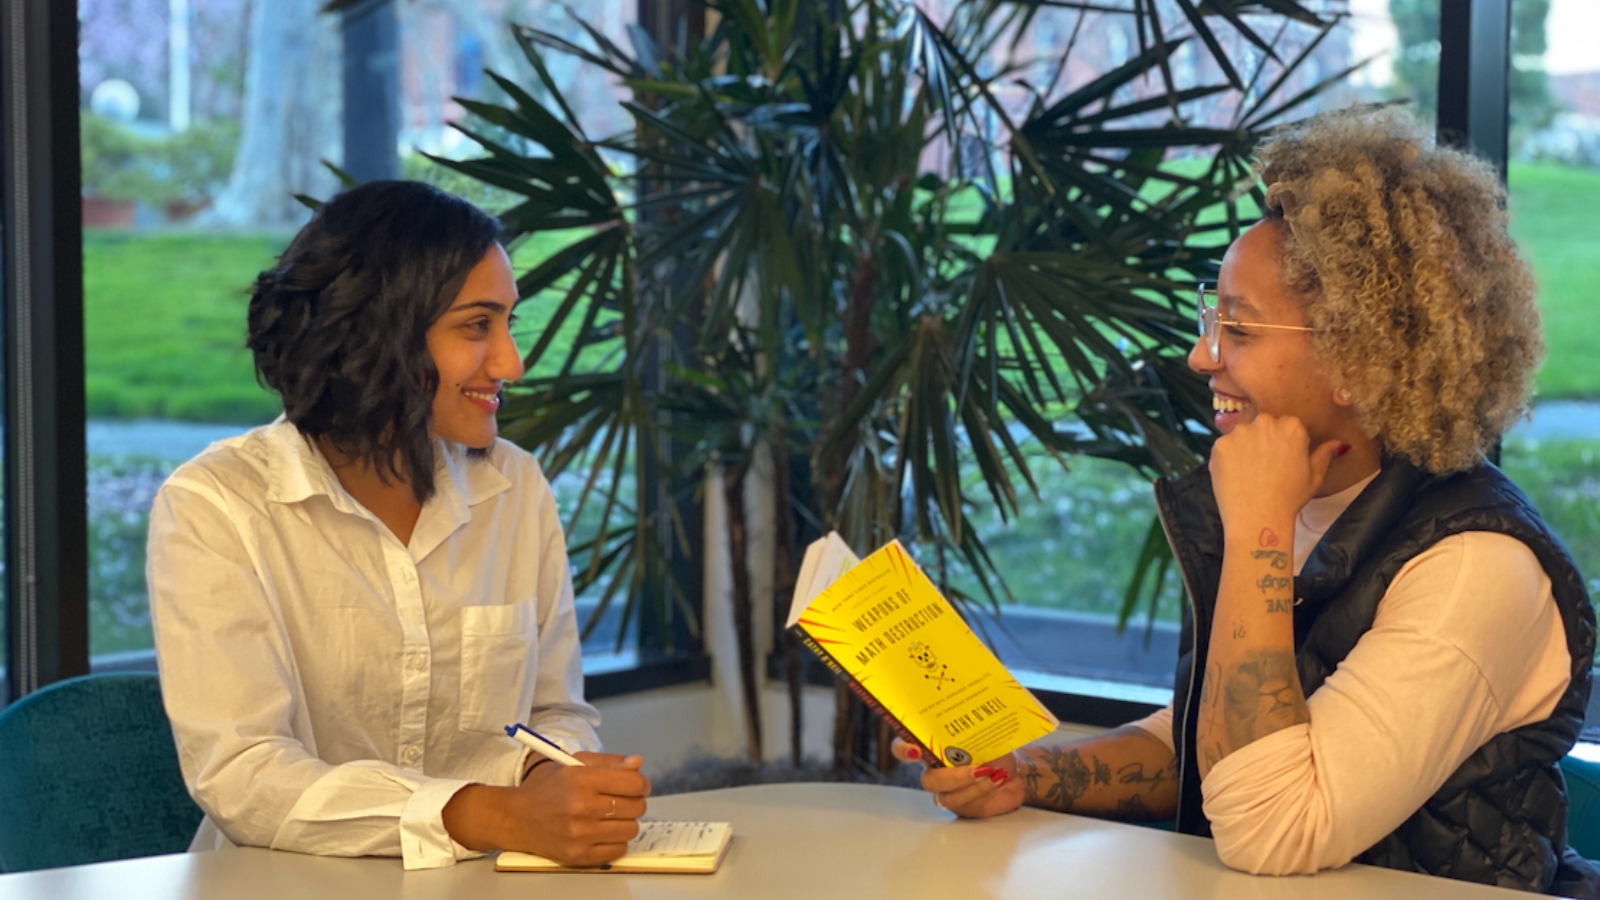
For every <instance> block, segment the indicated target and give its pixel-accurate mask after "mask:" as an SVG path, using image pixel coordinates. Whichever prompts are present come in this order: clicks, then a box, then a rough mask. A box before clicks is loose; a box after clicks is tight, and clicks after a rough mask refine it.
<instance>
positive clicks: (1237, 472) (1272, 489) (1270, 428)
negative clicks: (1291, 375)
mask: <svg viewBox="0 0 1600 900" xmlns="http://www.w3.org/2000/svg"><path fill="white" fill-rule="evenodd" d="M1340 446H1341V445H1340V443H1339V442H1338V441H1326V442H1324V443H1322V444H1321V445H1320V446H1318V447H1316V448H1314V449H1313V448H1312V447H1311V438H1310V435H1308V434H1307V433H1306V428H1305V425H1303V424H1302V423H1301V422H1300V420H1299V419H1297V418H1295V417H1293V416H1285V417H1282V418H1279V417H1277V416H1271V415H1268V414H1266V413H1261V414H1260V415H1257V416H1256V417H1255V419H1254V420H1252V421H1249V422H1245V423H1243V424H1241V425H1239V426H1238V427H1236V428H1234V429H1233V430H1232V431H1231V432H1229V433H1228V434H1225V435H1223V436H1222V437H1220V438H1218V439H1217V442H1216V444H1215V445H1214V446H1213V447H1212V449H1211V463H1210V466H1211V483H1212V485H1213V487H1214V489H1215V490H1216V495H1217V510H1218V511H1219V512H1220V513H1221V514H1222V522H1223V528H1224V530H1226V529H1227V527H1228V524H1229V523H1230V522H1238V521H1240V519H1241V517H1249V518H1251V519H1259V518H1262V517H1267V518H1271V517H1274V516H1285V515H1286V516H1293V515H1294V514H1295V513H1297V512H1299V510H1300V507H1302V506H1305V505H1306V501H1308V500H1310V499H1311V498H1312V497H1314V496H1316V492H1317V490H1318V488H1320V487H1321V486H1322V480H1323V478H1324V477H1326V476H1327V474H1328V466H1329V465H1330V464H1331V463H1332V462H1333V458H1334V456H1335V455H1336V454H1337V453H1338V452H1339V448H1340ZM1251 538H1252V540H1254V535H1253V534H1252V535H1251ZM1284 549H1288V548H1284Z"/></svg>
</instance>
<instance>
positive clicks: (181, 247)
mask: <svg viewBox="0 0 1600 900" xmlns="http://www.w3.org/2000/svg"><path fill="white" fill-rule="evenodd" d="M284 243H285V238H284V237H283V236H266V235H234V234H223V235H214V234H204V233H199V232H194V233H189V232H182V233H180V232H167V233H154V234H150V233H141V232H103V231H86V232H85V233H84V236H83V296H84V302H83V306H84V308H83V319H84V328H83V332H84V334H83V338H84V369H85V371H84V382H85V390H86V393H87V402H88V408H89V415H90V416H94V417H112V418H140V417H148V416H157V417H161V418H169V419H189V420H195V421H215V422H243V423H255V422H265V421H267V420H269V419H271V418H272V417H273V416H274V415H276V413H277V411H278V406H277V404H276V403H275V402H274V398H273V397H272V396H271V395H270V394H268V393H267V392H266V391H264V390H262V389H261V388H260V387H258V386H257V385H256V381H255V374H254V370H253V369H252V367H251V365H250V354H249V353H248V352H247V351H246V350H245V349H244V335H245V307H246V304H247V302H248V299H249V298H248V296H247V294H246V290H247V289H248V288H249V287H250V285H251V283H252V282H254V281H255V276H256V273H257V272H259V271H261V270H262V269H264V268H266V267H267V266H269V265H271V264H272V261H273V258H274V257H275V256H276V255H277V253H278V252H280V251H281V250H282V249H283V245H284Z"/></svg>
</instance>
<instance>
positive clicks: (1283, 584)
mask: <svg viewBox="0 0 1600 900" xmlns="http://www.w3.org/2000/svg"><path fill="white" fill-rule="evenodd" d="M1291 584H1294V579H1293V578H1287V577H1283V576H1279V575H1273V574H1271V573H1268V574H1266V575H1263V576H1261V577H1260V578H1258V579H1256V587H1257V588H1260V589H1261V593H1263V594H1265V593H1267V592H1268V591H1286V590H1288V589H1289V585H1291Z"/></svg>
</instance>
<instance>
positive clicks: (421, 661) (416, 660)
mask: <svg viewBox="0 0 1600 900" xmlns="http://www.w3.org/2000/svg"><path fill="white" fill-rule="evenodd" d="M409 665H410V666H411V671H413V672H421V671H422V670H423V669H426V668H427V667H428V661H427V659H425V658H424V657H423V656H422V654H420V653H413V654H412V655H411V662H410V664H409Z"/></svg>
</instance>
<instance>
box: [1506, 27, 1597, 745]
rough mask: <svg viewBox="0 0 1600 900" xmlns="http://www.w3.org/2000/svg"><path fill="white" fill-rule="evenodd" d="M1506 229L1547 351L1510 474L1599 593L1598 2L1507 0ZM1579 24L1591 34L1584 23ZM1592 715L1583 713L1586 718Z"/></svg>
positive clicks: (1512, 446) (1511, 453) (1513, 439)
mask: <svg viewBox="0 0 1600 900" xmlns="http://www.w3.org/2000/svg"><path fill="white" fill-rule="evenodd" d="M1512 21H1513V31H1512V38H1511V40H1512V63H1513V66H1512V73H1511V76H1512V77H1511V157H1512V158H1511V165H1510V174H1509V179H1508V183H1509V187H1510V194H1511V197H1510V207H1511V233H1512V235H1513V236H1514V237H1516V239H1517V242H1518V244H1520V245H1521V247H1522V252H1523V253H1524V254H1525V255H1526V256H1527V257H1528V259H1529V260H1530V261H1531V262H1532V263H1533V270H1534V274H1535V276H1536V277H1537V279H1538V282H1539V311H1540V314H1541V315H1542V316H1543V319H1544V339H1545V345H1546V347H1547V350H1548V355H1547V356H1546V358H1545V362H1544V366H1543V367H1542V368H1541V369H1540V370H1539V375H1538V394H1537V396H1536V397H1535V398H1534V409H1533V416H1532V419H1531V420H1530V421H1528V422H1526V423H1524V424H1523V425H1521V426H1520V427H1518V428H1517V429H1516V430H1515V431H1513V432H1512V434H1511V435H1510V436H1509V437H1508V438H1507V440H1506V442H1505V449H1504V455H1503V457H1502V461H1503V464H1504V466H1505V469H1506V472H1507V473H1508V474H1510V475H1511V476H1512V477H1513V478H1514V479H1516V481H1517V483H1518V484H1519V485H1520V486H1521V487H1522V489H1523V490H1524V491H1526V492H1527V493H1528V495H1529V497H1531V498H1532V500H1533V501H1534V503H1535V505H1537V506H1538V508H1539V511H1540V512H1541V513H1542V514H1543V515H1544V517H1545V520H1546V521H1547V522H1549V524H1550V527H1551V528H1552V529H1554V530H1555V532H1556V534H1557V535H1558V536H1560V538H1561V539H1562V541H1563V542H1564V543H1565V544H1566V545H1567V549H1568V550H1569V551H1571V553H1572V555H1573V557H1574V558H1575V559H1576V560H1577V563H1578V569H1579V571H1581V572H1583V573H1584V575H1585V576H1586V577H1587V579H1588V587H1589V591H1590V593H1596V592H1597V591H1600V505H1597V504H1596V497H1597V496H1600V360H1597V358H1596V354H1595V353H1594V349H1593V348H1594V341H1595V339H1596V338H1597V337H1600V315H1596V313H1595V310H1594V306H1593V303H1592V295H1593V292H1594V286H1595V285H1596V284H1600V259H1597V258H1596V257H1595V255H1594V253H1593V246H1592V245H1593V235H1595V234H1596V233H1597V231H1600V213H1596V210H1597V209H1600V44H1596V43H1595V42H1594V40H1593V39H1592V37H1591V35H1593V34H1594V30H1593V29H1595V28H1600V7H1597V6H1595V4H1593V3H1590V2H1587V0H1514V2H1513V4H1512ZM1586 29H1587V30H1586ZM1592 718H1593V717H1591V720H1592Z"/></svg>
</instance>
